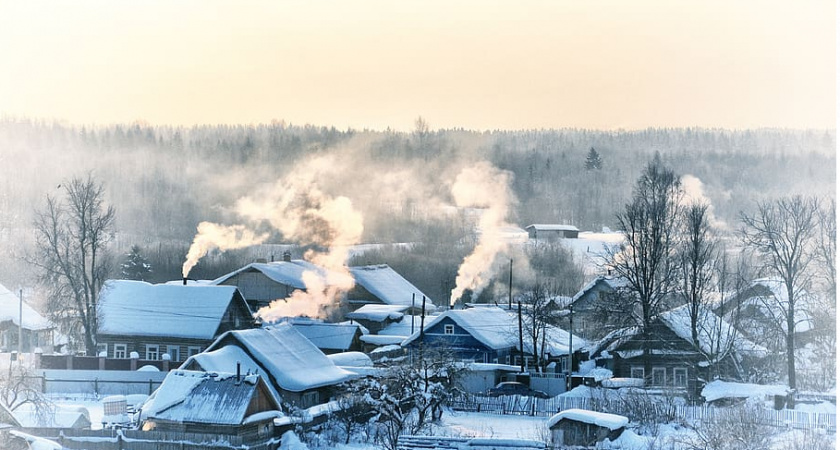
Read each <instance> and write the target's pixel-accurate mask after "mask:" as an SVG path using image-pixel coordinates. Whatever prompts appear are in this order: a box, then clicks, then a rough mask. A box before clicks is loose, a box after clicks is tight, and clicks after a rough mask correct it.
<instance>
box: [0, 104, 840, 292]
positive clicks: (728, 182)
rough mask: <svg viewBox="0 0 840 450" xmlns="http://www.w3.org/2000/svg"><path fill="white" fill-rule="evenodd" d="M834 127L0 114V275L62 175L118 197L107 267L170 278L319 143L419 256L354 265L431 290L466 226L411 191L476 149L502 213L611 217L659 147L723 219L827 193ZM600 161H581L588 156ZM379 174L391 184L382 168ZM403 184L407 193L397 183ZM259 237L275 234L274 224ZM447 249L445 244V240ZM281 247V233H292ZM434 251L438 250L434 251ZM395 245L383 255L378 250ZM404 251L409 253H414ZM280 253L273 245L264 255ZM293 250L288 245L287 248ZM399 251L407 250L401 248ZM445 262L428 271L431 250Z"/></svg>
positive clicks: (340, 187)
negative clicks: (135, 255)
mask: <svg viewBox="0 0 840 450" xmlns="http://www.w3.org/2000/svg"><path fill="white" fill-rule="evenodd" d="M835 147H836V136H835V131H834V130H783V129H758V130H744V131H732V130H722V129H702V128H698V129H694V128H692V129H647V130H640V131H596V130H584V129H556V130H522V131H490V132H475V131H467V130H458V129H451V130H433V129H431V128H430V126H429V125H428V124H427V123H426V122H425V121H424V120H423V119H418V121H417V124H416V129H415V130H413V131H412V132H395V131H390V130H386V131H369V130H363V131H359V130H338V129H336V128H330V127H316V126H309V125H306V126H297V125H291V124H287V123H283V122H278V123H272V124H265V125H253V126H244V125H243V126H226V125H220V126H197V127H191V128H179V127H167V126H148V125H145V124H141V123H137V124H131V125H111V126H96V127H85V126H71V125H65V124H61V123H55V122H48V121H33V120H22V119H4V120H3V121H0V245H2V247H0V276H1V277H0V283H2V284H4V285H6V286H7V287H10V288H14V287H16V286H19V285H20V286H30V285H32V284H33V283H34V281H33V280H34V278H35V274H34V273H33V271H34V269H33V268H31V267H30V266H29V265H28V264H27V263H26V262H25V256H26V255H27V254H28V252H29V250H30V246H31V245H32V242H33V240H32V233H31V225H32V220H33V214H34V211H35V209H36V208H39V207H42V205H43V204H44V202H45V198H46V196H47V195H53V196H58V195H61V194H62V192H61V191H60V189H61V188H60V185H61V183H62V182H63V181H64V180H66V179H68V178H69V177H73V176H84V175H86V174H87V173H89V172H90V173H92V174H93V175H94V176H95V177H96V178H97V179H98V180H100V181H101V182H102V183H103V184H104V186H105V190H106V195H107V198H108V200H109V202H110V204H112V205H113V206H114V207H115V208H116V230H115V231H116V236H115V240H114V248H113V250H112V253H113V258H114V267H115V269H114V276H117V274H118V273H119V270H118V266H119V263H120V261H121V259H122V258H123V256H122V255H124V254H125V253H127V252H128V251H129V249H130V248H131V247H132V246H133V245H138V246H140V248H141V249H142V251H143V253H144V254H145V255H146V257H147V258H148V259H149V261H150V262H151V264H152V267H153V270H154V278H155V280H154V281H164V280H171V279H176V278H179V277H180V264H181V263H182V262H183V255H184V253H185V252H186V249H187V247H188V246H189V244H190V242H191V240H192V238H193V236H194V234H195V230H196V225H197V224H198V223H199V222H201V221H213V222H218V223H223V224H233V223H238V222H239V221H240V220H239V218H237V217H236V216H235V214H234V213H233V212H232V207H233V205H234V204H235V203H236V201H237V199H239V198H241V197H242V196H244V195H253V194H254V193H255V192H258V189H259V187H260V186H262V185H266V184H272V183H274V182H275V181H276V180H277V179H279V178H281V177H283V176H285V175H287V174H289V173H294V171H296V170H298V167H299V165H300V164H301V162H302V161H304V160H305V159H307V158H311V157H316V156H322V155H330V157H331V158H332V161H334V164H337V165H339V166H340V167H341V169H342V171H341V173H340V175H336V176H335V180H334V181H335V184H334V185H333V186H330V187H328V188H327V189H329V191H330V192H331V193H332V194H333V195H344V196H347V197H349V198H350V199H351V200H353V202H354V206H355V207H356V208H358V209H359V210H360V211H362V212H363V214H364V217H365V231H364V238H363V240H364V243H385V244H387V243H404V242H411V243H415V244H418V245H419V246H420V247H416V248H417V249H418V250H417V251H418V252H420V253H421V254H425V258H424V259H410V258H418V255H417V254H413V255H411V257H410V258H409V259H404V260H403V261H402V263H400V261H395V260H394V256H393V254H391V255H390V256H389V255H388V252H382V251H380V250H378V251H375V252H371V253H370V254H367V255H363V256H360V257H357V258H356V259H355V260H354V261H352V262H355V263H365V262H373V263H377V262H389V263H391V264H392V265H395V266H396V267H395V268H397V269H398V270H401V271H403V272H407V273H404V275H405V276H406V277H407V278H409V280H411V281H413V282H415V283H417V284H418V286H420V287H421V289H427V290H429V291H433V292H435V293H436V294H437V295H441V294H443V293H445V292H446V289H447V287H448V286H447V285H448V284H450V283H449V282H444V281H441V280H440V279H439V278H441V277H445V275H442V274H445V273H447V272H448V273H449V274H450V275H448V277H449V278H451V277H452V276H454V275H452V274H453V273H454V271H455V269H456V268H457V264H458V258H459V257H461V256H462V255H464V254H467V253H468V252H469V248H466V247H468V245H469V240H466V241H465V240H464V236H465V235H469V233H470V231H471V230H470V229H465V228H464V226H463V224H459V223H457V221H452V220H450V219H447V218H445V217H436V216H435V215H434V214H431V213H430V211H429V210H427V205H426V204H424V201H423V199H424V198H427V197H435V198H443V199H445V198H446V196H447V195H448V194H447V185H446V182H443V181H441V180H443V179H450V178H451V177H452V172H453V171H454V170H455V169H456V168H457V167H462V166H463V165H464V164H465V163H468V162H471V161H473V162H474V161H481V160H484V161H488V162H490V163H492V164H493V165H495V166H496V167H498V168H500V169H503V170H506V171H509V172H510V173H511V174H512V175H513V176H512V184H511V189H512V191H513V193H514V194H515V197H516V199H517V202H516V203H515V204H513V205H512V213H511V217H510V218H509V220H510V221H511V223H515V224H517V225H519V226H520V227H522V228H524V227H525V226H526V225H528V224H532V223H568V224H573V225H576V226H577V227H578V228H580V229H581V230H597V231H600V230H601V229H602V228H603V227H611V228H614V227H615V215H616V213H617V212H618V211H619V210H620V209H621V208H622V206H623V205H624V204H625V203H626V202H627V200H628V199H629V198H630V195H631V191H632V187H633V185H634V183H635V181H636V179H637V178H638V176H639V174H640V172H641V169H642V168H643V167H644V165H645V164H646V163H647V162H648V161H649V160H650V159H651V158H652V157H653V156H654V154H656V153H659V155H660V157H661V158H662V160H663V161H664V162H665V164H666V165H668V166H670V167H672V168H673V169H674V170H675V172H677V173H679V174H683V175H692V176H694V177H696V178H698V179H699V180H700V181H701V182H702V183H703V189H704V193H705V195H706V197H707V198H708V199H709V200H710V201H711V204H712V205H713V208H714V214H715V215H716V216H717V218H718V219H719V220H722V221H723V222H725V223H727V224H729V226H731V227H733V228H734V227H737V220H738V213H739V211H742V210H749V209H750V208H752V207H753V206H754V205H755V202H756V201H757V200H760V199H763V198H771V197H777V196H782V195H789V194H794V193H801V194H816V195H821V196H825V195H834V192H835V177H836V173H835V167H836V163H835V158H836V151H835ZM592 149H594V151H595V152H596V153H597V154H598V156H599V157H600V161H601V163H600V168H592V167H590V168H587V165H586V160H587V155H589V154H590V153H591V151H592ZM407 168H411V173H413V174H415V175H416V176H415V177H413V178H412V179H411V180H410V181H411V182H412V183H415V186H416V191H417V195H410V194H406V195H402V196H401V197H400V196H393V195H387V194H388V191H389V189H388V186H390V185H389V184H387V183H386V182H385V181H386V180H388V177H389V176H391V175H392V174H394V173H403V172H401V171H405V170H406V169H407ZM388 182H393V180H389V181H388ZM411 190H412V189H409V190H408V191H407V192H410V191H411ZM271 242H272V243H276V244H286V243H288V242H285V241H284V240H283V237H282V236H279V235H278V236H275V237H273V239H272V241H271ZM453 242H454V243H458V244H459V245H458V246H456V247H458V248H459V250H455V251H452V243H453ZM292 244H294V243H292ZM446 249H449V251H447V250H446ZM391 253H393V252H391ZM415 253H416V252H415ZM269 256H270V255H267V254H263V255H254V254H253V253H247V252H230V254H227V255H217V256H216V257H215V258H213V259H210V260H208V261H207V262H203V263H202V264H199V266H197V267H196V271H195V274H196V276H197V277H199V278H201V277H206V278H214V277H216V276H219V275H222V274H223V273H225V272H226V271H228V270H232V269H233V268H236V267H240V266H241V265H243V264H246V263H248V262H251V260H252V259H253V258H254V257H263V258H268V257H269ZM276 256H277V257H278V258H279V257H280V255H279V254H278V255H276ZM296 256H297V257H299V255H296ZM407 258H408V257H407ZM435 259H438V260H439V259H444V260H446V261H448V262H447V263H446V266H449V265H451V264H455V267H451V268H450V267H441V268H440V269H436V270H433V271H432V272H429V271H430V270H431V269H430V268H429V267H422V266H424V265H428V263H429V261H431V260H435Z"/></svg>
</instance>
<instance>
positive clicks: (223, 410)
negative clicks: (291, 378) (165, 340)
mask: <svg viewBox="0 0 840 450" xmlns="http://www.w3.org/2000/svg"><path fill="white" fill-rule="evenodd" d="M282 416H283V414H282V412H281V411H280V403H279V402H278V401H277V399H276V398H275V397H274V396H273V395H272V393H271V391H270V390H269V389H268V387H267V386H266V384H265V382H264V381H263V379H262V377H260V376H259V375H258V374H254V373H251V374H247V375H243V374H241V373H225V372H196V371H188V370H173V371H171V372H169V374H168V375H167V376H166V379H164V380H163V384H161V386H160V387H159V388H158V389H157V391H155V393H154V394H152V395H151V396H150V397H149V399H148V400H147V401H146V403H144V404H143V406H142V407H141V412H140V426H141V428H142V429H143V430H144V431H152V430H154V431H163V432H178V433H202V434H217V435H220V439H223V438H222V436H236V437H239V438H242V439H243V440H244V441H245V442H254V441H258V440H267V439H270V438H272V437H273V435H274V419H275V418H278V417H282Z"/></svg>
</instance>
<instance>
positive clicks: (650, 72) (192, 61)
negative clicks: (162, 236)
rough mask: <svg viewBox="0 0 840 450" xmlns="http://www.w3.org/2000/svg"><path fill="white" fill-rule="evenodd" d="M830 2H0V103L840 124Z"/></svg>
mask: <svg viewBox="0 0 840 450" xmlns="http://www.w3.org/2000/svg"><path fill="white" fill-rule="evenodd" d="M835 9H836V3H835V1H834V0H808V1H804V2H803V1H795V0H785V1H779V0H739V1H731V0H677V1H671V0H667V1H666V0H634V1H627V0H585V1H583V0H550V1H548V0H547V1H525V2H514V1H495V0H476V1H451V0H416V1H415V0H409V1H393V0H381V1H378V0H371V1H368V0H345V1H338V0H335V1H329V0H322V1H305V0H278V1H232V0H231V1H212V0H195V1H192V0H183V1H177V2H172V1H151V0H144V1H116V2H115V1H87V0H81V1H73V2H69V1H61V2H59V1H54V2H44V1H31V2H30V1H26V2H19V1H6V0H0V68H2V70H0V115H5V116H13V117H33V118H48V119H59V120H64V121H68V122H71V123H76V124H92V123H100V124H106V123H114V122H133V121H135V120H140V121H144V122H148V123H150V124H179V125H191V124H196V123H246V124H247V123H259V122H270V121H272V120H285V121H287V122H291V123H294V124H303V123H312V124H317V125H335V126H337V127H339V128H344V127H354V128H372V129H384V128H386V127H391V128H394V129H400V130H407V129H411V128H412V126H413V122H414V119H415V118H416V117H418V116H423V117H424V118H425V119H426V120H427V121H428V122H429V124H430V125H431V126H432V127H433V128H438V127H446V128H448V127H464V128H468V129H479V130H482V129H497V128H504V129H519V128H549V127H551V128H555V127H586V128H604V129H617V128H625V129H637V128H644V127H648V126H657V127H671V126H704V127H724V128H744V127H794V128H803V127H818V128H833V127H834V126H835V120H836V119H835V117H836V113H835V107H836V42H837V40H836V19H837V15H836V11H835Z"/></svg>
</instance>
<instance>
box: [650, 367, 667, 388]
mask: <svg viewBox="0 0 840 450" xmlns="http://www.w3.org/2000/svg"><path fill="white" fill-rule="evenodd" d="M653 385H654V386H665V368H664V367H654V368H653Z"/></svg>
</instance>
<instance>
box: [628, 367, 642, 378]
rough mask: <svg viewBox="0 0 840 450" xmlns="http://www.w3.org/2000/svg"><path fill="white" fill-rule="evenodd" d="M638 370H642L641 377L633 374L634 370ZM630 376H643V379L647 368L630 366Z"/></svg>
mask: <svg viewBox="0 0 840 450" xmlns="http://www.w3.org/2000/svg"><path fill="white" fill-rule="evenodd" d="M637 371H641V372H642V376H641V377H636V376H633V372H637ZM630 378H642V379H644V378H645V368H644V367H643V366H630Z"/></svg>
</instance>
